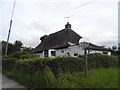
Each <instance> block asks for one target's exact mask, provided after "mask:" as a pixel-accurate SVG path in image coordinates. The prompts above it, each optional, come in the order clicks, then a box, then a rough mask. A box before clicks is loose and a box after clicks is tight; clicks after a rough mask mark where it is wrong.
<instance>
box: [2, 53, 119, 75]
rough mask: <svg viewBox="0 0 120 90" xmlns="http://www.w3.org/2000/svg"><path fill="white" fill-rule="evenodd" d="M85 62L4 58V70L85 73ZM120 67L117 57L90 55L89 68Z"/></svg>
mask: <svg viewBox="0 0 120 90" xmlns="http://www.w3.org/2000/svg"><path fill="white" fill-rule="evenodd" d="M84 66H85V60H84V59H83V58H73V57H58V58H38V57H35V58H28V59H15V58H4V60H3V68H5V69H9V70H10V69H13V68H16V69H18V70H19V71H21V72H26V73H33V72H36V71H38V70H43V69H44V68H46V67H49V68H50V69H51V70H52V72H53V73H54V74H55V75H57V74H58V73H59V72H77V71H83V70H84ZM117 66H118V58H117V57H116V56H108V55H102V54H90V55H88V68H89V69H93V68H110V67H117Z"/></svg>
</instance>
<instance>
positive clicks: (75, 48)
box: [37, 45, 111, 58]
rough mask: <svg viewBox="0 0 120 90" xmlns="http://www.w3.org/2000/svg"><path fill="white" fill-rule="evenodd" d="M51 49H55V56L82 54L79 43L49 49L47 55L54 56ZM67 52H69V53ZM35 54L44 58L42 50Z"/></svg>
mask: <svg viewBox="0 0 120 90" xmlns="http://www.w3.org/2000/svg"><path fill="white" fill-rule="evenodd" d="M51 51H56V56H62V57H68V56H70V57H78V56H74V54H78V55H83V54H84V49H83V48H82V47H80V46H79V45H76V46H69V47H68V48H64V49H49V50H48V57H51V58H54V57H56V56H52V55H51ZM62 51H64V52H62ZM67 53H69V55H68V54H67ZM89 53H102V54H103V51H96V50H90V52H89ZM37 55H39V56H40V57H41V58H44V51H43V52H41V53H37ZM107 55H111V52H108V54H107Z"/></svg>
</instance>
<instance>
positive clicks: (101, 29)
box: [0, 0, 119, 48]
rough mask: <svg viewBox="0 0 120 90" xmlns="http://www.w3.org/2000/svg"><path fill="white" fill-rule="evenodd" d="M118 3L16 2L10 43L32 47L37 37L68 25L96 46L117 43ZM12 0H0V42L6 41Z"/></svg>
mask: <svg viewBox="0 0 120 90" xmlns="http://www.w3.org/2000/svg"><path fill="white" fill-rule="evenodd" d="M118 1H119V0H16V5H15V9H14V15H13V24H12V29H11V34H10V40H9V41H10V42H11V43H14V41H15V40H20V41H22V42H23V44H24V46H29V47H33V48H34V47H36V46H37V45H38V44H39V43H40V42H41V41H40V37H41V36H43V35H49V34H51V33H54V32H57V31H60V30H62V29H64V28H65V24H66V23H67V22H68V19H66V18H65V17H69V23H70V24H71V25H72V30H73V31H75V32H76V33H77V34H79V35H80V36H82V37H87V38H89V41H90V42H91V43H93V44H96V45H99V46H106V47H112V46H114V45H116V46H117V44H118ZM13 3H14V0H0V12H1V13H2V14H0V19H1V20H0V39H1V40H7V35H8V30H9V23H10V18H11V13H12V9H13Z"/></svg>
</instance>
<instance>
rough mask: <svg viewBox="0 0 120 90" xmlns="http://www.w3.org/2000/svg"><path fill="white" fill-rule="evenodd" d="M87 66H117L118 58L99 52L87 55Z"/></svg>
mask: <svg viewBox="0 0 120 90" xmlns="http://www.w3.org/2000/svg"><path fill="white" fill-rule="evenodd" d="M88 65H89V68H101V67H103V68H110V67H117V66H118V58H117V57H116V56H109V55H103V54H99V53H95V54H89V55H88Z"/></svg>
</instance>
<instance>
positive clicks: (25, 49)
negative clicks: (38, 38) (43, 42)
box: [22, 46, 33, 52]
mask: <svg viewBox="0 0 120 90" xmlns="http://www.w3.org/2000/svg"><path fill="white" fill-rule="evenodd" d="M31 50H33V48H31V47H26V46H24V47H22V51H27V52H31Z"/></svg>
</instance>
